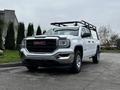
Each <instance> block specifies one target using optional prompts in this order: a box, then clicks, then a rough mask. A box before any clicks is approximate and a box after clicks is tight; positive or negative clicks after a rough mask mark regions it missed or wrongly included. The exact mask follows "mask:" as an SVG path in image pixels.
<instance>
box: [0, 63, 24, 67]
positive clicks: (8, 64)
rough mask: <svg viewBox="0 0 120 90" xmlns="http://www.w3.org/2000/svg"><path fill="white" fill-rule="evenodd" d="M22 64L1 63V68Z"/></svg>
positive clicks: (20, 64)
mask: <svg viewBox="0 0 120 90" xmlns="http://www.w3.org/2000/svg"><path fill="white" fill-rule="evenodd" d="M17 66H22V63H21V62H16V63H5V64H0V68H4V67H17Z"/></svg>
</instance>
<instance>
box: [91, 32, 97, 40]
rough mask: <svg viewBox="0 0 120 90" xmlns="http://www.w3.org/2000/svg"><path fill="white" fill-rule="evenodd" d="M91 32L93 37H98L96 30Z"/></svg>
mask: <svg viewBox="0 0 120 90" xmlns="http://www.w3.org/2000/svg"><path fill="white" fill-rule="evenodd" d="M91 34H92V38H93V39H98V38H97V34H96V32H95V31H93V30H91Z"/></svg>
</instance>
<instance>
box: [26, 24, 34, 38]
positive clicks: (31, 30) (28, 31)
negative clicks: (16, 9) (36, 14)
mask: <svg viewBox="0 0 120 90" xmlns="http://www.w3.org/2000/svg"><path fill="white" fill-rule="evenodd" d="M33 34H34V28H33V24H31V23H30V24H29V25H28V29H27V36H28V37H29V36H32V35H33Z"/></svg>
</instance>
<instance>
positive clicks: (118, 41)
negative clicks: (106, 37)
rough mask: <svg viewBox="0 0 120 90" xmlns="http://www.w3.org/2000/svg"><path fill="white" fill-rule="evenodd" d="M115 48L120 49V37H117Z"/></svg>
mask: <svg viewBox="0 0 120 90" xmlns="http://www.w3.org/2000/svg"><path fill="white" fill-rule="evenodd" d="M117 48H118V49H120V38H119V39H117Z"/></svg>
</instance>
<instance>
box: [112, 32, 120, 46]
mask: <svg viewBox="0 0 120 90" xmlns="http://www.w3.org/2000/svg"><path fill="white" fill-rule="evenodd" d="M118 38H119V36H118V34H115V33H112V35H111V37H110V44H111V46H117V40H118Z"/></svg>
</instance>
